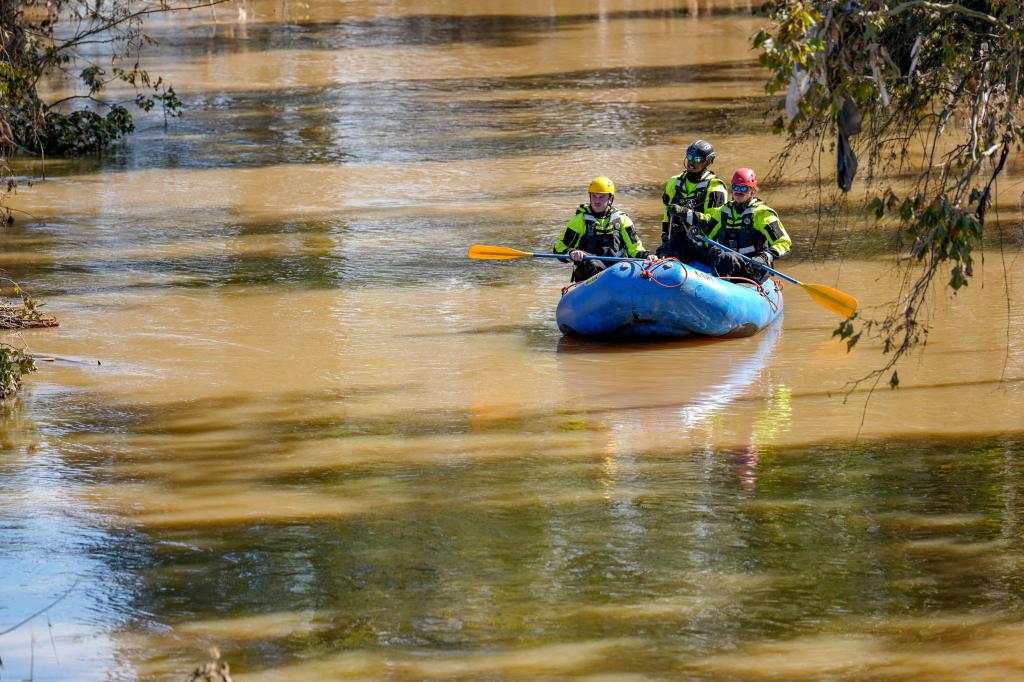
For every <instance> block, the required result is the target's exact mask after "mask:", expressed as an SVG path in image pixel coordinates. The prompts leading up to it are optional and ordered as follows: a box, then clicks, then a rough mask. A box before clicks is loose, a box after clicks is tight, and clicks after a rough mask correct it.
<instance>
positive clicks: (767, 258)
mask: <svg viewBox="0 0 1024 682" xmlns="http://www.w3.org/2000/svg"><path fill="white" fill-rule="evenodd" d="M774 256H775V254H774V253H772V252H771V251H762V252H761V253H755V254H754V255H753V256H751V257H750V260H753V261H757V262H758V263H761V264H762V265H767V266H768V267H771V266H772V262H773V261H774V260H775V257H774Z"/></svg>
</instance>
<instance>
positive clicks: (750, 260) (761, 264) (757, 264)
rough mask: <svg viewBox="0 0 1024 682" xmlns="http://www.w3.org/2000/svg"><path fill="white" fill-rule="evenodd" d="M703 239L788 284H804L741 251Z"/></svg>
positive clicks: (703, 237)
mask: <svg viewBox="0 0 1024 682" xmlns="http://www.w3.org/2000/svg"><path fill="white" fill-rule="evenodd" d="M701 239H703V240H704V241H706V242H707V243H708V244H711V245H712V246H717V247H718V248H720V249H722V250H723V251H729V252H730V253H735V254H736V255H737V256H739V257H740V258H742V259H743V260H745V261H747V262H748V263H751V264H753V265H756V266H757V267H759V268H763V269H765V270H767V271H768V272H770V273H772V274H773V275H775V276H776V277H781V278H782V279H784V280H786V281H787V282H792V283H793V284H802V282H800V281H799V280H795V279H793V278H792V277H790V276H789V275H784V274H782V273H781V272H779V271H778V270H773V269H772V268H770V267H768V266H767V265H765V264H764V263H761V262H758V261H756V260H754V259H753V258H748V257H747V256H744V255H743V254H742V253H740V252H739V251H737V250H735V249H730V248H729V247H728V246H725V245H723V244H719V243H718V242H716V241H714V240H713V239H709V238H708V237H705V236H704V235H701Z"/></svg>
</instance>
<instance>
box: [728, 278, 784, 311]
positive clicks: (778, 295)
mask: <svg viewBox="0 0 1024 682" xmlns="http://www.w3.org/2000/svg"><path fill="white" fill-rule="evenodd" d="M718 279H724V280H725V281H727V282H733V283H734V284H753V285H754V288H755V289H757V293H759V294H761V296H763V297H764V300H766V301H768V305H769V306H771V308H772V312H775V311H776V310H778V309H779V299H780V298H781V297H782V282H781V281H779V280H777V279H774V278H772V280H773V281H774V282H775V291H776V292H777V293H776V296H775V300H774V301H773V300H772V296H771V294H769V293H768V291H767V290H766V289H765V288H764V284H763V283H761V282H755V281H754V280H752V279H749V278H747V277H719V278H718ZM765 281H767V280H765Z"/></svg>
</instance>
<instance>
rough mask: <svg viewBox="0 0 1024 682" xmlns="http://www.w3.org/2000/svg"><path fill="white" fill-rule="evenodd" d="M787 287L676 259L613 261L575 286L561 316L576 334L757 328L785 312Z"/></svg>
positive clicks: (657, 334) (660, 334)
mask: <svg viewBox="0 0 1024 682" xmlns="http://www.w3.org/2000/svg"><path fill="white" fill-rule="evenodd" d="M782 307H783V301H782V290H781V287H780V286H779V284H778V282H776V281H775V280H774V279H768V280H766V281H765V282H764V284H762V285H761V286H760V287H758V286H756V285H755V284H753V283H751V282H745V283H744V282H732V281H728V280H724V279H720V278H718V277H715V276H714V275H710V274H708V273H706V272H704V271H702V270H698V269H696V268H693V267H691V266H689V265H684V264H682V263H680V262H678V261H675V260H667V261H658V262H656V263H655V264H654V265H651V264H649V263H644V262H641V261H623V262H620V263H614V264H611V265H609V266H608V268H607V269H606V270H604V271H602V272H600V273H598V274H597V275H595V276H593V277H591V278H590V279H588V280H587V281H585V282H581V283H580V284H578V285H576V286H574V287H572V288H571V289H569V290H568V291H566V292H565V294H564V295H563V296H562V300H561V301H559V302H558V309H557V310H556V312H555V319H556V320H557V321H558V328H559V329H560V330H561V332H562V333H563V334H566V335H569V336H584V337H594V338H607V339H637V338H676V339H680V338H686V337H690V336H750V335H752V334H756V333H757V332H758V331H760V330H761V329H764V328H765V327H767V326H768V325H770V324H771V323H772V322H774V321H775V320H776V319H777V318H778V317H779V315H780V314H781V313H782Z"/></svg>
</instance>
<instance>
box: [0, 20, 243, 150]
mask: <svg viewBox="0 0 1024 682" xmlns="http://www.w3.org/2000/svg"><path fill="white" fill-rule="evenodd" d="M223 1H224V0H211V1H210V2H205V3H204V5H209V4H217V3H219V2H223ZM187 7H188V5H178V6H176V5H174V4H172V3H170V2H167V1H165V0H161V2H160V3H159V4H158V5H157V6H155V7H154V6H153V5H152V4H150V3H147V2H145V1H144V0H111V1H110V2H102V3H92V2H89V1H88V0H47V2H46V3H38V2H25V3H23V2H6V1H4V2H0V55H3V59H2V61H0V153H4V154H10V153H12V152H14V151H16V150H21V151H23V152H30V153H40V152H46V153H48V154H61V155H78V154H86V153H94V152H98V151H101V150H103V149H105V148H106V147H108V146H109V145H111V144H112V143H113V142H115V141H116V140H118V139H120V138H122V137H123V136H124V135H126V134H128V133H130V132H132V131H133V130H134V128H135V126H134V122H133V121H132V115H131V113H130V112H129V111H128V109H126V108H125V107H124V106H123V105H122V104H119V103H117V102H110V101H107V100H105V99H103V94H104V91H105V90H106V86H107V85H108V83H110V82H111V81H113V80H120V81H123V82H125V83H128V84H129V85H131V86H133V87H134V88H135V89H136V90H137V93H138V96H137V97H136V99H135V104H136V105H137V106H138V107H139V108H140V109H142V110H143V111H150V110H151V109H152V108H153V107H154V106H155V105H156V104H160V106H161V107H162V109H163V113H164V121H165V123H166V121H167V119H168V118H169V117H173V116H176V115H178V114H179V113H180V112H181V107H182V102H181V100H180V99H179V98H178V96H177V94H176V93H175V92H174V89H173V88H172V87H170V86H169V85H167V84H165V83H164V82H163V80H162V79H160V78H158V79H156V80H155V81H153V80H151V78H150V76H149V74H148V72H146V71H145V70H144V69H142V68H141V67H140V62H139V58H140V51H141V50H142V48H143V47H144V46H145V45H147V44H150V43H152V42H153V41H152V39H151V38H149V37H148V36H147V35H146V34H145V33H143V31H142V19H143V17H145V16H146V15H147V14H151V13H153V12H169V11H174V10H176V9H183V8H187ZM65 19H66V20H67V21H64V20H65ZM58 27H60V29H61V30H58ZM97 43H105V44H106V45H107V46H108V48H109V49H108V55H107V56H108V57H109V58H110V61H111V62H112V63H114V64H118V63H127V64H130V65H131V66H130V67H122V66H114V67H112V69H111V73H110V74H109V75H108V73H107V71H106V69H104V68H103V67H101V66H99V65H98V64H94V63H85V64H84V66H83V68H82V69H81V70H80V71H79V72H78V79H79V81H80V82H81V85H82V87H83V89H84V94H76V95H73V96H72V97H69V98H65V99H64V100H59V101H56V102H43V101H42V100H41V98H40V97H39V93H38V84H39V82H40V81H41V80H42V79H43V78H44V77H45V76H47V75H49V74H52V73H55V72H57V71H61V70H64V71H66V70H67V67H68V66H69V65H71V64H72V63H73V62H76V61H77V62H80V61H82V60H83V57H82V56H81V54H82V51H81V50H80V49H79V48H80V46H82V45H84V44H91V45H93V46H95V45H96V44H97ZM73 101H84V102H86V103H87V104H86V107H84V108H81V107H80V108H72V107H70V106H69V104H70V103H71V102H73ZM103 112H105V114H104V113H103Z"/></svg>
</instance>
